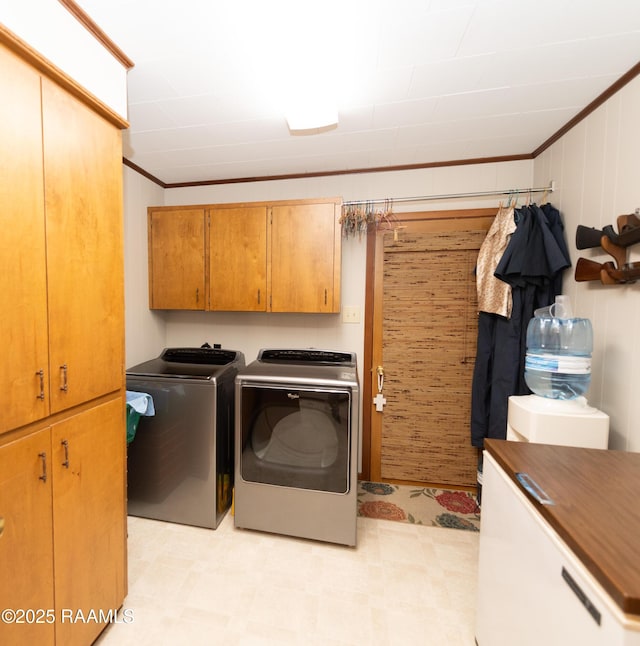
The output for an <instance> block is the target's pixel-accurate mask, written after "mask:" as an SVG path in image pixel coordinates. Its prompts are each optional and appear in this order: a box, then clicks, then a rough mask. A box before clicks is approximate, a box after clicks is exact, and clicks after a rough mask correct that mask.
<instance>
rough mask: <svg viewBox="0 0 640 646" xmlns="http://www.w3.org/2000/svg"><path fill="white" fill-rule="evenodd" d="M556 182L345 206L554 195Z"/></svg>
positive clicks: (360, 201) (344, 203) (361, 201)
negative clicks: (538, 194) (501, 189)
mask: <svg viewBox="0 0 640 646" xmlns="http://www.w3.org/2000/svg"><path fill="white" fill-rule="evenodd" d="M555 184H556V183H555V181H552V182H551V184H550V185H549V186H544V187H542V188H510V189H508V190H504V191H478V192H475V193H445V194H444V195H422V196H420V197H392V198H385V199H379V200H351V201H349V202H343V203H342V204H343V206H350V205H352V204H383V203H385V202H391V203H393V204H395V203H397V202H427V201H429V200H450V199H452V198H459V197H487V196H492V195H511V196H513V195H526V194H527V193H544V192H545V191H546V192H547V193H553V191H554V189H555Z"/></svg>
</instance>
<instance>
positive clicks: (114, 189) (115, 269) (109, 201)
mask: <svg viewBox="0 0 640 646" xmlns="http://www.w3.org/2000/svg"><path fill="white" fill-rule="evenodd" d="M42 92H43V96H42V109H43V142H44V173H45V211H46V231H47V273H48V308H49V361H50V370H51V380H50V395H51V412H57V411H60V410H64V409H66V408H69V407H71V406H75V405H76V404H79V403H81V402H84V401H88V400H90V399H92V398H94V397H97V396H99V395H102V394H105V393H109V392H112V391H115V390H118V389H119V388H122V387H123V385H124V325H123V321H124V260H123V242H122V240H123V237H122V229H123V222H122V208H123V207H122V143H121V133H120V131H119V130H118V129H117V128H116V127H115V126H113V125H111V124H109V123H108V122H107V121H105V120H104V119H103V118H102V117H100V116H98V115H97V114H96V113H94V112H93V111H92V110H90V109H89V108H88V107H86V106H85V105H84V104H82V103H80V102H79V101H78V100H76V99H75V98H74V97H72V96H70V95H69V94H67V93H66V92H64V91H63V90H62V89H60V88H59V87H58V86H56V85H55V84H53V83H52V82H50V81H48V80H46V79H43V85H42Z"/></svg>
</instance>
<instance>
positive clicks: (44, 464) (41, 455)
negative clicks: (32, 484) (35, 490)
mask: <svg viewBox="0 0 640 646" xmlns="http://www.w3.org/2000/svg"><path fill="white" fill-rule="evenodd" d="M38 457H39V458H40V459H41V460H42V475H41V476H39V478H38V479H39V480H42V482H46V481H47V454H46V453H44V452H43V453H38Z"/></svg>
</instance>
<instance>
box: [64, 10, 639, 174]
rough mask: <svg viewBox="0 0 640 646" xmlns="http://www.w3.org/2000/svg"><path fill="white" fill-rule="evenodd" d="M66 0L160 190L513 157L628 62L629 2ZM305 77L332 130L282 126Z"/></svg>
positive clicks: (632, 47)
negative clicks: (119, 69)
mask: <svg viewBox="0 0 640 646" xmlns="http://www.w3.org/2000/svg"><path fill="white" fill-rule="evenodd" d="M76 1H77V4H78V5H80V6H81V7H82V8H83V9H84V10H85V12H86V13H88V14H89V16H91V17H92V18H93V19H94V21H95V22H96V23H97V24H98V25H99V26H100V27H101V28H102V30H103V31H104V32H105V33H106V34H107V35H108V36H109V37H110V38H111V39H112V40H113V41H114V42H115V43H116V45H118V46H119V47H120V48H121V49H122V50H123V51H124V53H125V54H126V55H127V56H129V57H130V58H131V59H132V60H133V62H134V63H135V67H134V68H133V69H132V70H131V71H130V72H129V77H128V79H129V80H128V95H129V122H130V128H129V130H128V131H127V132H126V133H125V139H124V141H125V151H124V154H125V157H126V158H127V159H128V160H130V161H131V162H133V163H134V164H136V165H137V166H139V167H141V168H142V169H144V170H145V171H147V172H148V173H150V174H151V175H153V176H154V177H156V178H157V179H159V180H160V181H161V182H164V183H166V184H173V183H182V182H198V181H209V180H214V181H215V180H232V179H238V178H250V177H264V176H280V175H289V174H306V173H322V172H334V171H348V170H354V169H367V168H379V167H388V166H399V165H413V164H427V163H433V162H444V161H450V160H461V159H475V158H485V157H495V156H505V155H522V154H528V153H531V152H533V151H534V150H535V149H536V148H537V147H539V146H540V145H541V144H543V143H544V142H545V141H546V140H547V139H548V138H549V137H551V136H552V135H553V134H554V133H555V132H556V131H557V130H558V129H559V128H561V127H562V126H563V125H565V124H566V123H567V122H568V121H569V120H570V119H571V118H572V117H574V116H575V115H576V114H577V113H579V112H580V111H581V110H582V109H583V108H584V107H585V106H587V105H588V104H589V103H590V102H591V101H593V100H594V99H595V98H596V97H597V96H598V95H600V94H601V93H602V92H603V91H604V90H606V89H607V88H608V87H609V86H611V85H612V84H613V83H614V82H616V81H617V80H618V79H619V78H620V77H621V76H622V75H623V74H624V73H625V72H627V71H628V70H629V69H630V68H632V67H633V66H634V65H635V64H636V63H638V62H639V61H640V0H608V1H606V2H605V1H600V0H394V1H393V2H391V1H389V0H322V1H320V2H317V1H316V2H311V0H76ZM318 54H321V55H322V65H321V66H319V64H318V63H317V62H316V58H317V55H318ZM310 80H311V83H312V85H313V88H314V89H316V90H321V91H322V95H323V96H325V97H330V98H332V99H335V102H336V106H337V109H338V114H339V124H338V126H337V127H336V128H333V129H330V130H327V131H324V132H320V133H315V134H305V135H301V134H292V133H291V132H290V131H289V129H288V127H287V122H286V120H285V116H284V114H285V109H286V105H285V103H286V101H285V98H286V96H287V94H288V93H289V92H291V91H293V94H294V95H299V94H300V93H301V92H302V91H303V89H304V88H305V87H306V86H307V84H308V83H309V81H310Z"/></svg>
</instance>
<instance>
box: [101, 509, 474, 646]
mask: <svg viewBox="0 0 640 646" xmlns="http://www.w3.org/2000/svg"><path fill="white" fill-rule="evenodd" d="M478 539H479V534H478V533H476V532H468V531H461V530H455V529H444V528H438V527H423V526H416V525H410V524H406V523H397V522H392V521H386V520H376V519H369V518H358V546H357V547H356V548H350V547H343V546H338V545H332V544H327V543H320V542H316V541H309V540H303V539H296V538H292V537H287V536H277V535H271V534H265V533H260V532H255V531H250V530H237V529H235V528H234V526H233V517H232V516H231V515H230V514H227V515H226V517H225V518H224V520H223V522H222V523H221V524H220V526H219V527H218V529H216V530H215V531H213V530H207V529H199V528H195V527H187V526H183V525H175V524H171V523H163V522H159V521H153V520H147V519H142V518H135V517H129V595H128V597H127V599H126V600H125V603H124V610H125V611H126V615H127V617H123V618H122V619H119V622H117V623H113V624H112V625H110V626H109V627H108V628H107V629H106V631H105V632H104V633H103V634H102V636H101V637H100V638H99V640H98V641H97V642H96V645H99V646H129V645H131V646H133V645H135V646H146V645H149V646H151V645H153V646H161V645H169V644H170V645H171V646H181V645H182V644H184V645H185V646H187V645H189V646H200V645H203V646H204V645H207V646H211V645H216V644H224V645H225V646H236V645H240V646H254V645H255V646H262V645H273V646H287V645H292V646H298V645H300V646H306V645H310V646H315V645H318V646H319V645H322V646H338V645H340V646H347V645H354V646H355V645H357V646H363V645H367V646H395V645H398V646H400V645H401V646H412V645H414V644H415V645H420V646H425V645H426V646H458V645H460V646H473V644H474V636H473V634H474V631H473V625H474V615H475V611H474V606H475V595H476V574H477V557H478ZM120 622H121V623H120Z"/></svg>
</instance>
